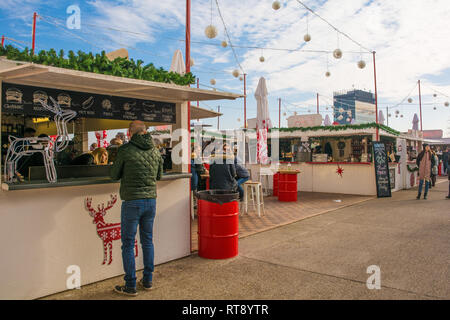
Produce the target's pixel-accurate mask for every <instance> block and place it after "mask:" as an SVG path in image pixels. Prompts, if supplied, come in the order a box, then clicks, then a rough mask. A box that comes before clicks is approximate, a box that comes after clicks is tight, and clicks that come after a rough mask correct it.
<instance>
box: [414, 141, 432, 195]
mask: <svg viewBox="0 0 450 320" xmlns="http://www.w3.org/2000/svg"><path fill="white" fill-rule="evenodd" d="M423 148H424V149H423V150H422V152H421V153H419V155H418V156H417V160H416V163H417V167H419V180H420V182H419V193H418V194H417V199H420V196H421V194H422V188H423V184H424V182H425V193H424V195H423V198H424V199H427V195H428V188H429V185H430V180H431V168H432V167H433V165H434V158H433V155H432V154H431V149H430V146H429V145H428V144H424V145H423Z"/></svg>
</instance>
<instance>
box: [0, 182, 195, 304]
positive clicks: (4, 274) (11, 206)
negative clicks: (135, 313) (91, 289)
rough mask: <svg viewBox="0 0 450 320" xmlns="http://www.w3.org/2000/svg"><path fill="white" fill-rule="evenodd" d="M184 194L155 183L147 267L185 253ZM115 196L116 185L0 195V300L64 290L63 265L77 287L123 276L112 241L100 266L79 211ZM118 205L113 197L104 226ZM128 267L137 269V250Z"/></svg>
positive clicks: (96, 241)
mask: <svg viewBox="0 0 450 320" xmlns="http://www.w3.org/2000/svg"><path fill="white" fill-rule="evenodd" d="M186 190H189V179H179V180H171V181H160V182H158V198H157V213H156V218H155V224H154V245H155V264H160V263H163V262H166V261H169V260H173V259H177V258H180V257H184V256H187V255H189V254H190V215H189V193H188V192H186ZM118 191H119V184H102V185H92V186H80V187H58V188H48V189H36V190H22V191H1V192H0V219H1V224H0V246H1V250H0V252H1V254H2V262H1V264H0V299H33V298H38V297H42V296H46V295H49V294H52V293H56V292H61V291H64V290H67V287H66V281H67V279H68V277H69V276H70V274H67V273H66V270H67V268H68V267H69V266H70V265H77V266H79V267H80V269H81V285H85V284H89V283H92V282H96V281H100V280H104V279H107V278H111V277H115V276H118V275H121V274H123V269H122V258H121V241H120V240H115V241H113V261H112V263H111V264H110V265H108V264H105V265H102V262H103V242H102V240H101V239H100V237H99V236H98V235H97V232H96V226H95V224H93V218H92V217H91V216H90V215H89V213H88V211H86V209H85V199H86V198H87V197H92V205H93V206H94V207H95V208H96V207H97V205H98V204H101V203H105V205H106V203H107V202H108V200H109V199H110V194H117V195H118V193H119V192H118ZM120 207H121V201H120V197H119V200H118V201H117V202H116V204H115V205H114V206H113V207H112V208H111V209H110V210H109V211H107V213H106V215H105V217H104V220H105V222H106V223H119V222H120ZM138 237H139V233H138ZM138 241H139V240H138ZM107 263H108V261H107ZM136 268H137V269H142V268H143V264H142V250H141V247H140V245H139V255H138V257H137V258H136Z"/></svg>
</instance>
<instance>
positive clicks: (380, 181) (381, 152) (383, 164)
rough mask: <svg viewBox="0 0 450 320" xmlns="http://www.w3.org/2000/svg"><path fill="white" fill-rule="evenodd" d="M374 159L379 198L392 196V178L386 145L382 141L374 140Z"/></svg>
mask: <svg viewBox="0 0 450 320" xmlns="http://www.w3.org/2000/svg"><path fill="white" fill-rule="evenodd" d="M372 146H373V159H374V164H375V179H376V184H377V196H378V198H386V197H391V196H392V194H391V179H390V178H389V164H388V158H387V152H386V147H385V145H384V143H382V142H375V141H374V142H373V143H372Z"/></svg>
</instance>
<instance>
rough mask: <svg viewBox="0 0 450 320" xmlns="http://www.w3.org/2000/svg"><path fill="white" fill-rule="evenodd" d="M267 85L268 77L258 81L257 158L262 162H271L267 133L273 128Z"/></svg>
mask: <svg viewBox="0 0 450 320" xmlns="http://www.w3.org/2000/svg"><path fill="white" fill-rule="evenodd" d="M267 95H268V94H267V86H266V79H264V78H263V77H261V78H260V79H259V82H258V87H257V88H256V91H255V98H256V106H257V112H256V135H257V141H258V145H257V151H258V154H257V160H258V161H259V162H260V163H262V164H267V163H268V162H269V158H268V152H267V133H268V129H270V128H272V122H271V121H270V115H269V102H268V100H267Z"/></svg>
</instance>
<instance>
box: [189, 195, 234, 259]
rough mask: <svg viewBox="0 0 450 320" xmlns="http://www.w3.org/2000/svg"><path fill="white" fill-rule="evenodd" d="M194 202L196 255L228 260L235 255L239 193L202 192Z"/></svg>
mask: <svg viewBox="0 0 450 320" xmlns="http://www.w3.org/2000/svg"><path fill="white" fill-rule="evenodd" d="M196 196H197V198H198V202H197V206H198V210H197V215H198V255H199V257H202V258H207V259H228V258H233V257H235V256H237V255H238V237H239V203H238V200H239V193H230V192H229V191H224V190H205V191H200V192H198V193H197V194H196Z"/></svg>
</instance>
